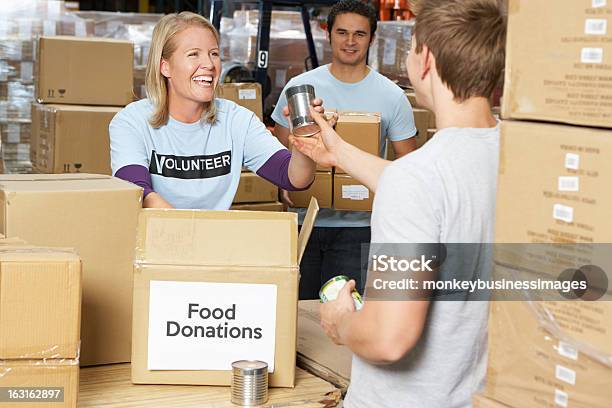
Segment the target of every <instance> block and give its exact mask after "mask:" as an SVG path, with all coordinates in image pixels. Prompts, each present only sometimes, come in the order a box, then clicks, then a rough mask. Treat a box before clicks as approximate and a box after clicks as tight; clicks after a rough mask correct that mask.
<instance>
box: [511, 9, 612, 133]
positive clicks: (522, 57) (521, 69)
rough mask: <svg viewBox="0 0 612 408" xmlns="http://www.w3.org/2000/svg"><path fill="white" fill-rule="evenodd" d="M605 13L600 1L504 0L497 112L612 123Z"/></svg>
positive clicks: (610, 48) (611, 64)
mask: <svg viewBox="0 0 612 408" xmlns="http://www.w3.org/2000/svg"><path fill="white" fill-rule="evenodd" d="M611 13H612V4H610V2H608V3H607V4H606V2H605V1H604V2H601V1H592V2H591V1H584V2H579V1H578V2H572V1H564V2H562V3H561V4H555V5H552V4H550V3H547V2H541V1H529V0H510V4H509V13H508V14H509V18H508V39H507V48H506V70H505V72H506V78H505V88H504V97H503V104H502V115H503V117H504V118H505V119H506V118H512V119H534V120H544V121H553V122H565V123H573V124H577V125H586V126H602V127H612V43H611V42H610V41H609V39H610V37H609V32H607V30H606V21H607V19H608V17H609V15H610V14H611ZM560 22H563V23H562V24H560ZM608 30H609V27H608ZM535 32H537V33H538V35H533V33H535Z"/></svg>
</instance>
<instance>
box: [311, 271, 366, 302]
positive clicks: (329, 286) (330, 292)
mask: <svg viewBox="0 0 612 408" xmlns="http://www.w3.org/2000/svg"><path fill="white" fill-rule="evenodd" d="M349 280H350V278H349V277H348V276H346V275H339V276H335V277H333V278H331V279H330V280H328V281H327V282H325V284H323V286H322V287H321V290H320V291H319V298H320V299H321V302H323V303H325V302H329V301H330V300H336V299H337V298H338V293H340V291H341V290H342V288H343V287H344V285H346V284H347V283H348V282H349ZM351 296H352V297H353V302H354V303H355V309H357V310H361V308H362V307H363V299H362V298H361V295H360V294H359V292H357V291H356V290H355V289H353V292H352V293H351Z"/></svg>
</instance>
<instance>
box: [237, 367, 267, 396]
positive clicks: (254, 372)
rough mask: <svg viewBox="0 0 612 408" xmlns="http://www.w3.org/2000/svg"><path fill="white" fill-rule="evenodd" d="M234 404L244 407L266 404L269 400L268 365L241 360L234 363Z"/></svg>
mask: <svg viewBox="0 0 612 408" xmlns="http://www.w3.org/2000/svg"><path fill="white" fill-rule="evenodd" d="M231 394H232V399H231V400H232V403H233V404H236V405H241V406H243V407H251V406H256V405H261V404H264V403H265V402H266V401H267V400H268V364H267V363H265V362H263V361H255V360H253V361H251V360H239V361H234V362H233V363H232V383H231Z"/></svg>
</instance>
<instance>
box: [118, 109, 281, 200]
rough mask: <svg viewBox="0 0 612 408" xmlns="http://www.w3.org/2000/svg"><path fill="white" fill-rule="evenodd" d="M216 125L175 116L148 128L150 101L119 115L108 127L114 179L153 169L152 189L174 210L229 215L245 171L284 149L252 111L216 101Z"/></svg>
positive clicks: (254, 169) (151, 110)
mask: <svg viewBox="0 0 612 408" xmlns="http://www.w3.org/2000/svg"><path fill="white" fill-rule="evenodd" d="M215 103H216V106H217V121H216V122H215V123H214V124H209V123H203V122H196V123H183V122H179V121H177V120H175V119H173V118H172V117H170V119H169V120H168V123H167V124H166V125H164V126H161V127H160V128H158V129H155V128H153V127H152V126H151V125H150V124H149V118H150V117H151V114H152V112H153V106H152V104H151V103H150V102H149V100H148V99H142V100H140V101H137V102H133V103H131V104H129V105H128V106H126V107H125V108H124V109H123V110H121V111H120V112H119V113H117V115H115V117H114V118H113V120H112V121H111V123H110V125H109V132H110V148H111V167H112V171H113V174H115V173H116V172H117V171H118V170H119V169H121V168H122V167H125V166H128V165H134V164H136V165H141V166H144V167H146V168H147V169H149V173H150V174H151V181H152V184H153V190H154V191H155V192H157V193H158V194H160V195H161V196H162V197H163V198H164V199H165V200H166V201H168V203H170V204H171V205H172V206H173V207H175V208H190V209H210V210H227V209H228V208H230V206H231V204H232V201H233V199H234V195H235V194H236V190H237V188H238V183H239V182H240V172H241V169H242V166H245V167H247V168H248V169H249V170H251V171H253V172H256V171H257V170H259V168H260V167H261V166H262V165H263V164H264V163H265V162H266V161H267V160H268V159H269V158H270V157H271V156H272V155H273V154H274V153H276V152H278V151H279V150H281V149H284V148H285V147H284V146H283V145H282V144H281V143H280V142H279V141H278V139H277V138H275V137H274V136H272V134H270V132H269V131H268V130H267V129H266V127H265V126H264V124H263V123H261V121H260V120H259V119H258V118H257V117H256V116H255V114H254V113H253V112H251V111H250V110H248V109H246V108H243V107H242V106H239V105H237V104H236V103H234V102H231V101H228V100H225V99H218V98H217V99H215Z"/></svg>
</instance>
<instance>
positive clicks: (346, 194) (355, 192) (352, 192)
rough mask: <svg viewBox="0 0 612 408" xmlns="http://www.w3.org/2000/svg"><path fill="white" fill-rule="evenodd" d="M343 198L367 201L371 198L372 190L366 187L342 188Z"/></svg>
mask: <svg viewBox="0 0 612 408" xmlns="http://www.w3.org/2000/svg"><path fill="white" fill-rule="evenodd" d="M342 198H343V199H347V200H355V201H361V200H367V199H368V198H370V190H368V188H367V187H366V186H361V185H354V186H342Z"/></svg>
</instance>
